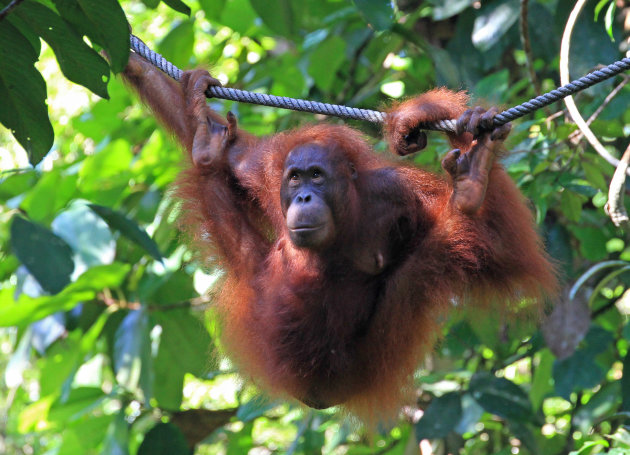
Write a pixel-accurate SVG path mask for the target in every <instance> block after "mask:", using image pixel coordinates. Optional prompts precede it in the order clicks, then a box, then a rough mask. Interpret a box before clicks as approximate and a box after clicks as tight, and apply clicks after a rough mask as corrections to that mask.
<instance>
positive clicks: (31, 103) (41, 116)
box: [0, 20, 54, 165]
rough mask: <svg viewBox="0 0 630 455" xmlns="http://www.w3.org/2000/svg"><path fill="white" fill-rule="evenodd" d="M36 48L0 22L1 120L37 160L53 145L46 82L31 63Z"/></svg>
mask: <svg viewBox="0 0 630 455" xmlns="http://www.w3.org/2000/svg"><path fill="white" fill-rule="evenodd" d="M37 58H38V53H36V49H34V48H33V46H32V45H31V43H30V42H29V40H28V39H27V38H25V37H24V35H22V34H21V33H20V32H19V31H18V29H17V28H15V27H14V26H13V25H11V24H10V23H9V22H8V21H7V20H4V21H2V22H0V62H2V65H0V100H2V102H0V123H2V124H3V125H4V126H6V127H7V128H8V129H9V130H10V131H11V133H12V134H13V136H15V138H16V139H17V141H18V142H19V143H20V145H21V146H22V147H24V149H25V150H26V152H27V153H28V157H29V160H30V162H31V164H33V165H35V164H37V163H39V162H40V161H41V160H42V158H43V157H44V156H45V155H46V154H47V153H48V151H49V150H50V149H51V147H52V145H53V136H54V133H53V129H52V125H51V124H50V120H49V119H48V108H47V106H46V83H45V82H44V79H43V78H42V75H41V74H40V73H39V71H37V70H36V69H35V66H34V65H33V64H34V63H35V61H36V60H37Z"/></svg>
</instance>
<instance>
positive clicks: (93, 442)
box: [58, 414, 114, 455]
mask: <svg viewBox="0 0 630 455" xmlns="http://www.w3.org/2000/svg"><path fill="white" fill-rule="evenodd" d="M113 418H114V417H113V416H111V415H109V414H105V415H91V416H90V418H89V419H77V420H74V421H72V422H70V423H69V424H66V426H65V428H64V430H63V432H62V433H61V439H62V441H61V445H60V446H59V452H58V453H63V454H64V455H85V454H86V453H99V452H98V447H99V446H100V445H101V443H102V442H103V439H104V437H105V435H106V434H107V429H108V428H109V425H110V424H111V422H112V420H113ZM100 453H104V452H100Z"/></svg>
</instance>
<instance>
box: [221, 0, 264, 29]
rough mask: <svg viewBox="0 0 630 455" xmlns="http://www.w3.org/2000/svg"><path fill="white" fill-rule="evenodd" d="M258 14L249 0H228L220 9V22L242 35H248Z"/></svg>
mask: <svg viewBox="0 0 630 455" xmlns="http://www.w3.org/2000/svg"><path fill="white" fill-rule="evenodd" d="M257 17H258V14H256V11H254V9H253V8H252V5H251V3H250V2H249V0H230V1H229V2H226V4H225V8H223V10H222V11H221V19H220V22H221V23H222V24H224V25H227V26H228V27H230V28H231V29H232V30H234V31H235V32H237V33H240V34H241V35H243V36H248V34H249V32H250V30H253V29H254V28H255V27H256V26H255V22H256V19H257Z"/></svg>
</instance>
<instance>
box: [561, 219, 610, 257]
mask: <svg viewBox="0 0 630 455" xmlns="http://www.w3.org/2000/svg"><path fill="white" fill-rule="evenodd" d="M570 230H571V231H572V232H573V235H575V236H576V237H577V238H578V240H579V241H580V252H581V253H582V255H584V257H585V258H586V259H588V260H591V261H601V260H602V259H604V258H605V257H606V255H607V252H606V241H607V240H608V239H607V238H606V235H605V234H604V232H603V231H602V230H601V229H599V228H595V227H582V226H571V227H570Z"/></svg>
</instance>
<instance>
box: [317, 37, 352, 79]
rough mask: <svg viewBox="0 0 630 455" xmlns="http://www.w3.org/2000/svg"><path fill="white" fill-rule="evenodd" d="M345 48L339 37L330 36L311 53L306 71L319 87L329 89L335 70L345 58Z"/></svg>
mask: <svg viewBox="0 0 630 455" xmlns="http://www.w3.org/2000/svg"><path fill="white" fill-rule="evenodd" d="M345 49H346V43H345V41H344V40H343V39H342V38H341V37H339V36H331V37H330V38H328V39H327V40H326V41H324V42H323V43H321V44H320V45H319V46H317V48H316V49H315V51H314V52H313V53H312V54H311V59H310V63H309V66H308V73H309V74H310V75H311V76H313V79H315V84H316V85H317V86H318V87H319V88H320V89H322V90H324V91H328V90H330V88H331V86H332V84H333V82H334V81H335V77H336V73H337V70H338V69H339V67H340V66H341V64H342V63H343V62H344V61H345V59H346V56H345Z"/></svg>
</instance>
